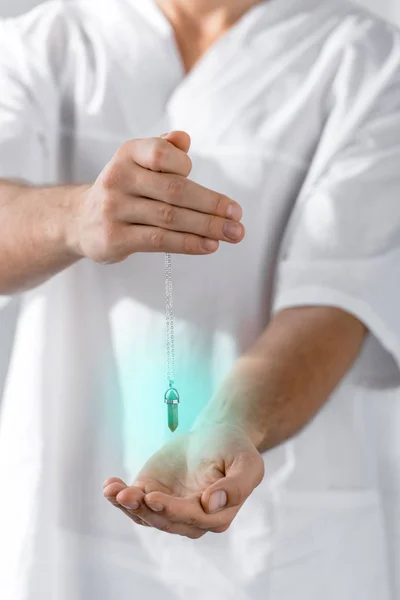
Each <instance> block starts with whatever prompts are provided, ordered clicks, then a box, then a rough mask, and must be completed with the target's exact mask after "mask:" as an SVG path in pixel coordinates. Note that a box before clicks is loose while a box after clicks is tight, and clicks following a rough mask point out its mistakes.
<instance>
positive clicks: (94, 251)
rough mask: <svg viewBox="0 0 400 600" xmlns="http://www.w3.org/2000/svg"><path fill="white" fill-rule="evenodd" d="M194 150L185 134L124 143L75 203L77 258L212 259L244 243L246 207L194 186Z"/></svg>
mask: <svg viewBox="0 0 400 600" xmlns="http://www.w3.org/2000/svg"><path fill="white" fill-rule="evenodd" d="M189 148H190V137H189V136H188V135H187V134H186V133H184V132H179V131H175V132H172V133H170V134H168V135H166V136H162V137H160V138H153V139H138V140H133V141H130V142H127V143H126V144H124V145H123V146H122V147H121V148H120V149H119V150H118V152H117V153H116V154H115V156H114V157H113V158H112V160H111V161H110V163H109V164H108V165H107V166H106V167H105V169H104V170H103V172H102V173H101V174H100V176H99V177H98V179H97V181H96V182H95V183H94V184H93V185H92V186H90V187H88V189H87V190H85V192H84V193H83V195H82V198H81V199H80V201H79V202H77V203H76V204H75V212H74V215H73V218H72V219H71V227H70V235H69V240H70V245H71V246H72V248H73V250H74V252H75V254H76V255H77V256H79V257H85V258H90V259H92V260H94V261H95V262H98V263H104V264H107V263H115V262H121V261H123V260H124V259H126V258H127V257H128V256H130V255H131V254H134V253H137V252H170V253H174V254H197V255H202V254H212V253H213V252H215V251H216V250H217V249H218V245H219V242H220V241H225V242H230V243H237V242H240V241H241V240H242V239H243V237H244V227H243V225H242V224H241V223H240V220H241V218H242V209H241V207H240V205H239V204H237V203H236V202H234V201H233V200H231V199H230V198H228V197H227V196H224V195H223V194H219V193H217V192H215V191H212V190H209V189H207V188H205V187H202V186H201V185H198V184H197V183H194V182H193V181H190V179H188V176H189V174H190V172H191V169H192V163H191V160H190V158H189V156H188V151H189Z"/></svg>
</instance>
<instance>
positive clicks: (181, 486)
mask: <svg viewBox="0 0 400 600" xmlns="http://www.w3.org/2000/svg"><path fill="white" fill-rule="evenodd" d="M263 476H264V462H263V460H262V458H261V456H260V454H259V452H258V451H257V449H256V448H255V446H254V445H253V443H252V442H251V440H250V438H249V437H248V436H247V435H246V434H245V432H244V431H242V429H240V428H239V427H235V426H228V425H223V424H219V425H212V426H210V427H208V428H207V429H205V428H203V429H198V430H196V431H194V432H191V433H187V434H184V435H181V436H177V437H176V438H174V439H173V440H172V441H171V442H169V443H168V444H166V445H165V446H164V447H163V448H162V449H161V450H160V451H159V452H157V453H156V454H155V455H154V456H153V457H152V458H151V459H150V460H149V461H148V462H147V463H146V465H145V466H144V467H143V469H142V470H141V471H140V473H139V474H138V476H137V477H136V480H135V482H134V483H133V484H132V485H131V486H127V485H126V484H125V482H123V481H122V480H121V479H117V478H112V479H108V480H107V481H106V482H105V484H104V495H105V497H106V498H107V499H108V500H109V501H110V502H111V503H112V504H113V505H114V506H117V507H118V508H120V509H121V510H122V511H123V512H124V513H125V514H126V515H127V516H129V517H130V518H131V519H132V520H133V521H134V522H135V523H137V524H140V525H146V526H150V527H154V528H156V529H160V530H162V531H165V532H168V533H173V534H179V535H184V536H187V537H190V538H199V537H201V536H202V535H204V534H205V533H206V532H207V531H212V532H215V533H222V532H224V531H226V530H227V529H228V528H229V526H230V525H231V523H232V521H233V519H234V518H235V516H236V514H237V513H238V511H239V509H240V508H241V506H242V505H243V504H244V502H245V501H246V499H247V498H248V497H249V496H250V494H251V493H252V492H253V490H254V489H255V488H256V487H257V486H258V485H259V484H260V483H261V481H262V478H263Z"/></svg>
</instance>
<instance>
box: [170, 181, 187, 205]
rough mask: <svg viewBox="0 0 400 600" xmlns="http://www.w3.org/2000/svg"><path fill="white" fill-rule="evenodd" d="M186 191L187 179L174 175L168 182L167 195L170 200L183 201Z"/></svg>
mask: <svg viewBox="0 0 400 600" xmlns="http://www.w3.org/2000/svg"><path fill="white" fill-rule="evenodd" d="M184 193H185V179H184V178H182V179H180V178H179V177H174V178H173V179H171V180H170V182H169V183H168V188H167V196H168V198H170V200H172V201H175V202H178V203H179V202H181V200H182V198H183V196H184Z"/></svg>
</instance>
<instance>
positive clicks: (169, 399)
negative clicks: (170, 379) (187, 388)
mask: <svg viewBox="0 0 400 600" xmlns="http://www.w3.org/2000/svg"><path fill="white" fill-rule="evenodd" d="M164 400H165V403H166V404H179V393H178V390H177V389H175V388H173V387H170V388H169V389H168V390H167V391H166V392H165V396H164Z"/></svg>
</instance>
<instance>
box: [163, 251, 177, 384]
mask: <svg viewBox="0 0 400 600" xmlns="http://www.w3.org/2000/svg"><path fill="white" fill-rule="evenodd" d="M165 321H166V350H167V378H168V383H169V384H170V386H171V387H172V386H173V385H174V382H175V334H174V311H173V305H172V256H171V254H166V255H165Z"/></svg>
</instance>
